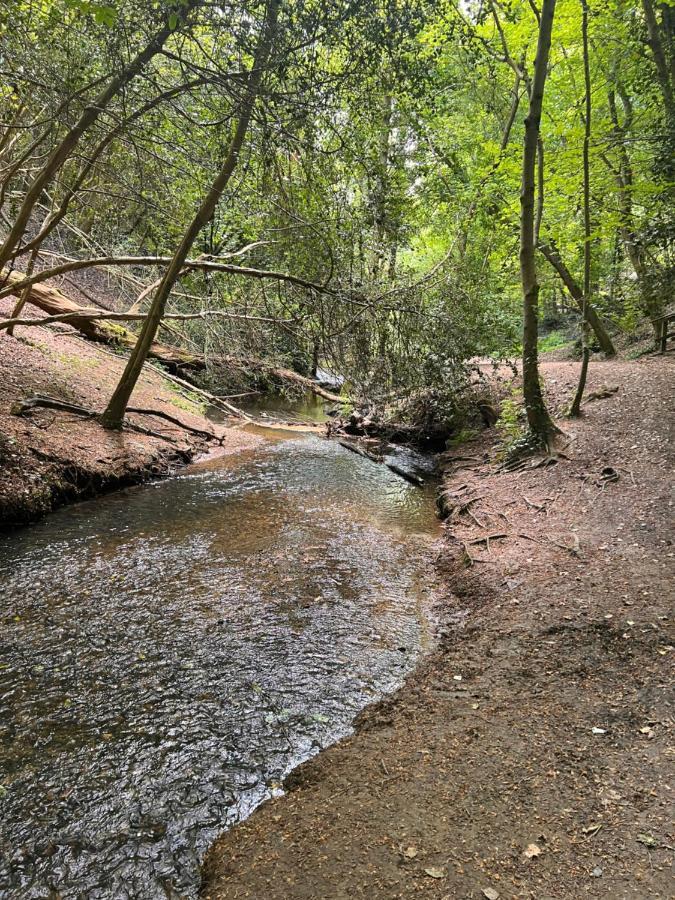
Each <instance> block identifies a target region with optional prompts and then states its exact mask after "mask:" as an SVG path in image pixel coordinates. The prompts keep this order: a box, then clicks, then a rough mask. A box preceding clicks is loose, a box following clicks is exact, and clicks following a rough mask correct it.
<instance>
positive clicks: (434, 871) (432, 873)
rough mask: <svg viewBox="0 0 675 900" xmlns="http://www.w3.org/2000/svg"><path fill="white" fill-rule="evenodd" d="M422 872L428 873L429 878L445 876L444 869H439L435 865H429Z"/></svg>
mask: <svg viewBox="0 0 675 900" xmlns="http://www.w3.org/2000/svg"><path fill="white" fill-rule="evenodd" d="M424 874H425V875H428V876H429V878H445V876H446V874H447V873H446V871H445V869H439V868H437V867H436V866H429V868H428V869H425V870H424Z"/></svg>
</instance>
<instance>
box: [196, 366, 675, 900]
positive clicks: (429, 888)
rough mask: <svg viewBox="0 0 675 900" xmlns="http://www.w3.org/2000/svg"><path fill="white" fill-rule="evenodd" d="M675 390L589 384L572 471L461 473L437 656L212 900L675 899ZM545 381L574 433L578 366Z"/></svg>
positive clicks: (260, 824) (264, 813)
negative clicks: (570, 411)
mask: <svg viewBox="0 0 675 900" xmlns="http://www.w3.org/2000/svg"><path fill="white" fill-rule="evenodd" d="M674 368H675V367H674V365H673V361H672V360H664V359H656V358H650V359H645V360H641V361H636V362H620V361H615V362H611V363H610V362H608V363H597V364H593V365H592V367H591V372H590V378H589V386H588V391H589V392H590V396H592V395H593V394H594V393H595V394H596V395H597V399H593V400H591V401H590V402H589V403H588V404H587V405H586V406H585V415H584V417H583V419H582V420H579V421H575V422H570V421H562V427H563V428H564V430H565V432H566V435H567V446H566V448H565V450H564V452H565V455H566V458H565V459H561V461H560V462H559V463H557V464H556V465H553V466H550V467H546V468H538V469H525V470H521V471H516V472H510V473H505V472H498V471H497V466H496V464H495V454H496V452H497V448H496V445H495V444H494V443H493V442H492V440H493V439H492V438H491V437H490V432H486V433H485V434H484V435H482V436H481V437H480V438H478V439H477V440H476V441H475V442H474V443H473V444H472V445H469V446H467V445H465V446H464V447H462V448H461V449H458V450H456V451H455V454H454V455H455V456H456V457H464V458H463V459H456V460H455V462H454V463H452V464H451V466H450V469H451V470H450V471H449V472H448V475H447V479H446V491H447V493H448V500H449V505H451V506H452V505H453V504H454V506H455V512H454V514H453V515H452V516H451V517H450V519H449V520H448V523H447V526H446V527H447V539H446V541H445V544H444V547H443V549H442V552H441V556H440V560H439V565H440V566H441V568H442V569H444V570H445V572H446V574H447V576H448V585H449V588H450V589H449V591H448V597H447V609H446V613H445V618H446V623H445V627H444V633H443V636H442V639H441V646H440V648H439V650H438V651H437V652H436V653H435V654H434V655H433V656H432V657H431V658H429V659H428V660H427V661H426V662H425V663H424V665H423V667H422V668H421V670H419V671H418V672H417V673H416V675H415V676H414V677H413V678H412V679H411V680H410V681H409V683H408V684H407V685H406V686H405V687H404V688H403V689H402V690H401V691H400V692H399V693H398V694H396V695H395V696H394V697H392V698H391V699H390V700H389V701H387V702H385V703H382V704H379V705H378V706H375V707H372V708H371V709H370V710H367V711H366V713H365V714H364V715H363V716H362V717H361V722H360V727H359V729H358V731H357V733H356V734H355V735H354V736H353V737H352V738H350V739H348V740H345V741H343V742H341V743H340V744H338V745H336V746H335V747H333V748H331V749H329V750H328V751H326V752H325V753H322V754H320V755H319V756H318V757H315V758H314V759H313V760H311V761H309V762H308V763H306V764H305V765H304V766H302V767H301V768H300V769H299V770H297V771H296V772H295V773H293V774H292V775H291V777H290V778H289V779H288V783H287V788H288V791H289V793H288V794H287V796H285V797H283V798H281V799H279V800H276V801H273V802H270V803H267V804H266V805H265V806H263V807H262V808H260V809H259V810H258V811H257V812H256V813H254V815H253V816H252V817H251V818H250V819H249V820H248V821H246V822H244V823H243V824H241V825H239V826H237V827H236V828H234V829H233V830H232V831H230V832H229V833H227V834H225V835H224V836H223V837H222V838H221V839H220V840H219V841H218V842H217V843H216V845H215V846H214V847H213V848H212V850H211V852H210V854H209V856H208V857H207V860H206V864H205V867H204V885H203V891H202V895H203V897H206V898H210V900H216V898H219V900H220V898H223V900H224V898H227V900H235V898H245V897H246V898H255V900H263V898H264V900H282V898H283V900H318V898H326V900H328V898H331V900H341V898H349V900H354V898H358V897H364V898H365V897H368V898H377V900H396V898H410V897H418V896H421V897H429V898H437V900H440V898H445V900H455V898H456V900H463V898H484V897H487V898H497V897H500V898H534V897H536V898H538V900H544V898H561V900H562V898H565V900H571V898H575V900H576V898H580V897H591V898H607V897H612V898H628V897H639V898H648V897H654V898H665V897H668V896H671V895H672V882H671V880H670V877H671V867H672V862H673V855H674V852H675V851H674V846H675V838H674V837H673V834H672V830H670V829H671V827H672V821H671V820H672V815H671V814H672V798H671V797H670V795H669V792H668V780H669V778H670V777H672V766H671V765H669V760H668V751H669V746H672V743H671V733H672V731H671V730H672V721H673V720H672V705H671V700H672V696H671V695H670V693H669V692H670V691H671V686H672V662H673V658H674V652H675V651H674V650H673V644H674V643H675V641H674V640H673V634H672V630H669V629H671V625H672V622H671V617H672V599H673V575H674V574H675V572H674V570H675V566H674V548H673V542H672V541H673V532H672V511H673V509H672V471H673V455H672V440H671V439H672V422H673V392H672V384H673V382H672V376H673V371H674ZM543 370H544V376H545V380H546V387H547V393H548V396H549V402H551V403H552V405H553V407H554V408H555V409H556V410H557V412H559V413H560V412H561V411H562V408H563V402H568V401H569V397H570V393H571V391H572V390H573V387H574V384H575V380H576V375H577V365H575V364H571V363H564V362H560V363H548V364H545V365H544V367H543ZM604 388H610V389H611V390H604ZM614 388H617V390H613V389H614ZM488 537H489V540H488Z"/></svg>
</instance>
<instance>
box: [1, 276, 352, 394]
mask: <svg viewBox="0 0 675 900" xmlns="http://www.w3.org/2000/svg"><path fill="white" fill-rule="evenodd" d="M2 278H3V280H4V281H5V282H6V284H7V285H14V286H15V288H16V291H17V292H20V290H21V288H20V287H19V282H21V281H22V279H23V273H21V272H10V273H7V272H3V274H2ZM28 302H29V303H31V304H32V305H33V306H37V308H38V309H41V310H42V311H43V312H45V313H47V317H48V318H49V319H51V321H52V322H54V321H61V322H67V324H68V325H71V326H72V327H73V328H75V329H76V330H77V331H79V332H80V334H82V335H83V336H84V337H86V338H87V339H89V340H91V341H94V342H96V343H102V344H108V345H111V346H116V347H126V348H129V349H131V348H132V347H134V346H135V344H136V337H137V336H136V335H135V334H134V333H133V332H131V331H128V330H127V329H126V328H123V327H122V326H121V325H117V324H115V323H114V322H113V321H111V319H114V318H115V317H118V318H121V317H122V314H120V315H119V316H118V314H117V313H108V312H107V311H106V310H100V312H98V311H97V312H91V311H90V310H87V309H85V308H83V307H81V306H79V305H78V304H77V303H74V302H73V301H72V300H70V299H69V298H68V297H66V295H65V294H63V293H62V292H61V291H60V290H59V289H58V288H55V287H49V286H47V285H45V284H33V285H32V286H31V288H30V295H29V297H28ZM127 318H128V317H127ZM134 318H136V317H135V316H134ZM9 322H10V320H5V323H0V327H2V326H3V325H4V327H8V325H9ZM14 324H18V323H16V322H15V323H14ZM22 324H24V325H26V324H30V325H36V326H37V325H42V324H43V323H42V321H41V320H39V319H35V320H23V321H22ZM149 356H150V357H151V358H152V359H156V360H158V362H161V363H162V364H163V365H165V366H166V367H167V368H168V369H169V371H170V372H172V373H178V372H181V371H186V370H187V371H200V370H204V369H205V368H206V361H205V359H204V357H203V356H202V355H200V354H196V353H188V352H187V351H185V350H181V349H179V348H178V347H169V346H167V345H166V344H160V343H159V342H157V341H155V342H153V344H152V345H151V347H150V352H149ZM211 362H213V363H216V364H221V365H223V366H239V367H242V366H243V367H246V368H249V369H254V370H259V371H261V372H264V373H266V374H269V375H272V376H274V377H275V378H278V379H279V380H280V381H290V382H292V383H294V384H298V385H301V386H302V387H304V388H305V389H306V390H309V391H312V392H313V393H314V394H316V395H317V396H319V397H321V398H322V399H324V400H329V401H330V402H331V403H346V402H348V398H346V397H341V396H340V395H338V394H334V393H332V392H331V391H327V390H326V389H325V388H322V387H321V385H319V384H317V383H316V382H315V381H314V380H313V379H312V378H307V377H306V376H304V375H300V374H298V373H297V372H293V371H292V370H291V369H285V368H282V367H279V366H274V365H271V364H269V363H266V362H264V361H263V360H258V359H250V358H240V357H234V356H221V357H213V358H212V359H211Z"/></svg>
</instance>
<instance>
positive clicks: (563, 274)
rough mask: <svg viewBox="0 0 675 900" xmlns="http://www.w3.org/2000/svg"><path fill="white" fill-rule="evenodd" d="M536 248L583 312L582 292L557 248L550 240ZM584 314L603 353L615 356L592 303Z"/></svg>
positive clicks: (608, 337) (605, 330)
mask: <svg viewBox="0 0 675 900" xmlns="http://www.w3.org/2000/svg"><path fill="white" fill-rule="evenodd" d="M538 249H539V252H540V253H541V254H542V256H543V257H544V259H546V261H547V262H548V263H549V264H550V265H551V266H552V267H553V268H554V269H555V270H556V272H557V273H558V275H559V276H560V280H561V281H562V283H563V284H564V285H565V287H566V288H567V291H568V293H569V295H570V297H571V298H572V299H573V300H574V302H575V303H576V304H577V306H578V307H579V311H580V312H581V313H582V314H583V311H584V292H583V290H582V288H581V287H580V285H579V284H578V283H577V281H576V280H575V279H574V277H573V275H572V273H571V272H570V270H569V269H568V268H567V266H566V265H565V263H564V262H563V260H562V258H561V256H560V253H559V252H558V250H557V248H556V247H555V246H554V244H553V243H552V242H551V243H548V244H547V243H546V242H545V241H540V242H539V244H538ZM585 316H586V320H587V321H588V324H589V325H590V326H591V328H592V329H593V333H594V334H595V336H596V338H597V339H598V344H599V345H600V349H601V350H602V352H603V353H604V354H605V356H608V357H612V356H616V349H615V347H614V344H613V343H612V339H611V337H610V336H609V334H608V333H607V329H606V328H605V326H604V325H603V323H602V319H601V318H600V316H599V315H598V313H597V311H596V309H595V307H594V306H593V304H592V303H587V304H586V313H585Z"/></svg>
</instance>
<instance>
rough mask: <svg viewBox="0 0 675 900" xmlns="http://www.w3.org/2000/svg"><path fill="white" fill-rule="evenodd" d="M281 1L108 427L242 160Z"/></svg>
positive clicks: (112, 405)
mask: <svg viewBox="0 0 675 900" xmlns="http://www.w3.org/2000/svg"><path fill="white" fill-rule="evenodd" d="M280 5H281V0H268V3H267V7H266V11H265V23H264V25H263V31H262V34H261V37H260V40H259V43H258V47H257V49H256V52H255V57H254V59H253V66H252V68H251V71H250V73H249V77H248V82H247V85H246V89H245V93H244V96H243V99H242V101H241V107H240V110H239V119H238V122H237V127H236V130H235V132H234V135H233V138H232V141H231V143H230V147H229V150H228V153H227V156H226V158H225V160H224V162H223V165H222V167H221V170H220V172H219V173H218V175H217V176H216V179H215V181H214V182H213V184H212V185H211V189H210V190H209V192H208V194H207V195H206V197H205V198H204V199H203V201H202V203H201V206H200V207H199V210H198V211H197V214H196V215H195V217H194V219H193V220H192V222H191V223H190V225H189V227H188V229H187V231H186V232H185V234H184V235H183V238H182V240H181V242H180V244H179V245H178V248H177V249H176V252H175V253H174V255H173V258H172V260H171V262H170V263H169V267H168V269H167V270H166V272H165V274H164V278H163V279H162V283H161V284H160V286H159V288H158V289H157V292H156V294H155V297H154V299H153V301H152V305H151V307H150V310H149V312H148V317H147V318H146V320H145V322H144V323H143V328H142V329H141V333H140V335H139V338H138V341H137V342H136V346H135V347H134V349H133V350H132V352H131V355H130V356H129V360H128V362H127V365H126V367H125V369H124V372H123V373H122V377H121V378H120V381H119V384H118V385H117V387H116V388H115V391H114V393H113V395H112V397H111V398H110V401H109V403H108V406H107V407H106V409H105V411H104V413H103V415H102V417H101V422H102V424H103V425H104V426H105V427H106V428H119V427H120V426H121V424H122V421H123V419H124V413H125V410H126V408H127V405H128V403H129V398H130V397H131V393H132V391H133V389H134V387H135V386H136V382H137V381H138V377H139V375H140V374H141V370H142V369H143V363H144V362H145V360H146V359H147V356H148V353H149V351H150V348H151V346H152V343H153V341H154V339H155V335H156V333H157V329H158V328H159V325H160V322H161V320H162V316H163V314H164V309H165V307H166V302H167V300H168V298H169V295H170V293H171V289H172V288H173V286H174V284H175V283H176V281H177V279H178V277H179V275H180V272H181V269H182V268H183V265H184V263H185V260H186V259H187V257H188V254H189V252H190V249H191V248H192V245H193V243H194V241H195V239H196V238H197V235H198V234H199V232H200V231H201V230H202V228H203V227H204V226H205V225H207V224H208V222H209V220H210V219H211V217H212V215H213V213H214V211H215V208H216V205H217V203H218V200H219V199H220V197H221V195H222V193H223V191H224V190H225V188H226V186H227V184H228V182H229V180H230V177H231V175H232V173H233V172H234V170H235V168H236V166H237V162H238V161H239V153H240V151H241V148H242V145H243V143H244V138H245V136H246V132H247V130H248V125H249V121H250V118H251V114H252V112H253V107H254V105H255V101H256V97H257V95H258V91H259V89H260V82H261V80H262V76H263V71H264V68H265V66H266V64H267V59H268V57H269V54H270V50H271V47H272V43H273V41H274V38H275V34H276V29H277V20H278V15H279V7H280Z"/></svg>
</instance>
